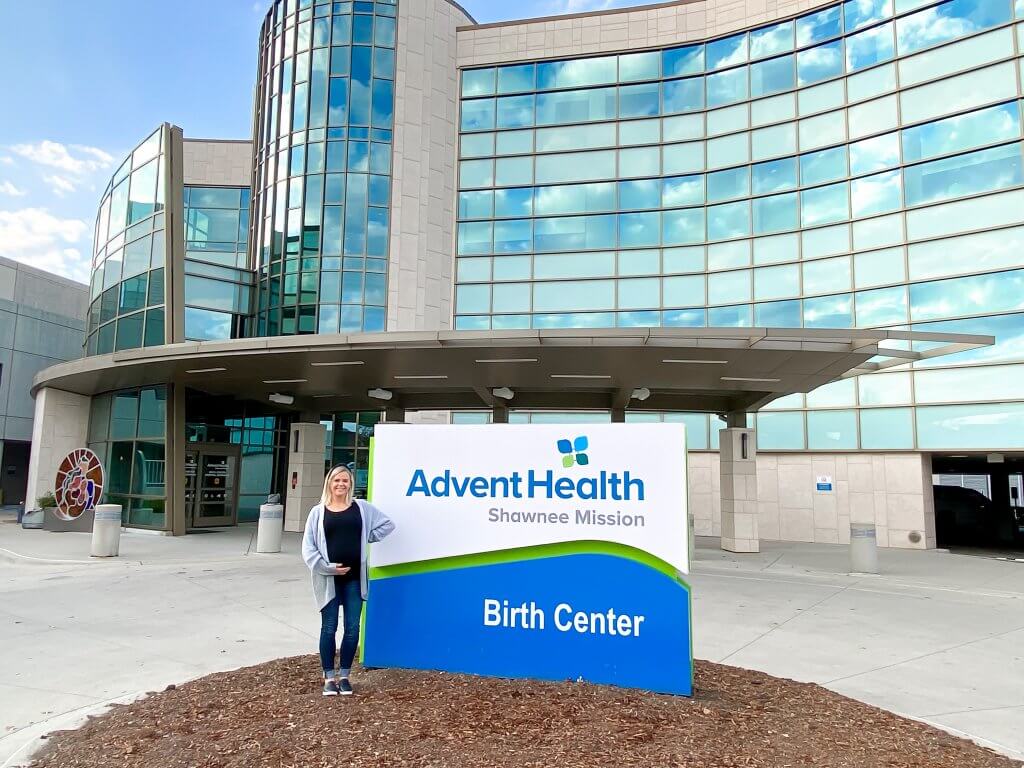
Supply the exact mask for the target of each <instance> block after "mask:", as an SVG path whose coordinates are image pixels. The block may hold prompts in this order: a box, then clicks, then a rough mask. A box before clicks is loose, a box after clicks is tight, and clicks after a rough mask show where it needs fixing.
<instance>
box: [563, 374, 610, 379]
mask: <svg viewBox="0 0 1024 768" xmlns="http://www.w3.org/2000/svg"><path fill="white" fill-rule="evenodd" d="M551 378H552V379H610V378H611V376H609V375H608V374H605V373H552V374H551Z"/></svg>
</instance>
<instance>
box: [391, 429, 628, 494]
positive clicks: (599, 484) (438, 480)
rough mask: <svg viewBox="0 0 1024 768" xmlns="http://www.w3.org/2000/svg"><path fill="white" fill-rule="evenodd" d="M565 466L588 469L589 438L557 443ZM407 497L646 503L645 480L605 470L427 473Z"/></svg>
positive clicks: (416, 478) (414, 480) (413, 481)
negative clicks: (574, 473)
mask: <svg viewBox="0 0 1024 768" xmlns="http://www.w3.org/2000/svg"><path fill="white" fill-rule="evenodd" d="M557 447H558V453H559V454H560V455H561V457H562V467H563V468H564V469H568V468H569V467H572V466H580V467H585V466H587V465H589V464H590V457H589V456H588V455H587V453H586V451H587V450H588V449H589V440H588V439H587V437H586V435H581V436H580V437H576V438H573V439H572V440H567V439H564V438H563V439H561V440H558V442H557ZM405 495H406V496H417V495H423V496H437V497H449V496H455V497H457V498H463V497H465V496H473V497H475V498H478V499H486V498H499V499H500V498H505V499H509V498H511V499H523V498H526V499H533V498H538V497H540V498H547V499H556V498H557V499H599V500H604V499H611V500H614V501H632V500H636V501H643V500H644V481H643V480H641V479H640V478H638V477H633V476H632V475H631V474H630V472H629V470H628V469H627V470H625V471H624V472H622V473H621V474H620V473H619V472H608V471H607V470H603V469H602V470H601V471H600V472H598V473H597V474H595V475H588V476H584V477H555V473H554V471H553V470H550V469H546V470H535V469H528V470H526V472H525V473H524V472H520V471H518V470H515V471H513V472H511V473H509V474H507V475H490V476H485V475H458V474H455V473H454V472H453V471H452V470H450V469H446V470H444V472H442V473H441V474H438V475H434V476H433V477H428V476H427V473H426V470H423V469H417V470H414V471H413V473H412V477H411V478H410V480H409V486H408V488H407V489H406V491H405Z"/></svg>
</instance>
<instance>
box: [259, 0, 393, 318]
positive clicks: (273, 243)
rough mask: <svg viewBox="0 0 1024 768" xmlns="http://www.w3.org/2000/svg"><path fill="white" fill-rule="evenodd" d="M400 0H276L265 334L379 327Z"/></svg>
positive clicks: (267, 151) (267, 45)
mask: <svg viewBox="0 0 1024 768" xmlns="http://www.w3.org/2000/svg"><path fill="white" fill-rule="evenodd" d="M396 16H397V5H396V0H383V1H382V0H377V2H335V3H331V2H322V1H321V0H317V2H316V3H314V2H313V0H278V2H276V3H275V4H274V7H273V8H272V9H271V11H270V12H269V13H268V14H267V18H266V20H265V21H264V24H263V29H262V32H261V37H260V66H259V80H258V93H257V99H256V103H257V109H256V120H255V137H254V138H255V143H254V154H255V174H254V178H255V180H256V181H255V188H254V196H253V217H254V222H253V238H252V245H253V251H254V253H255V259H254V263H255V266H256V269H257V270H258V272H257V284H258V302H257V314H256V335H259V336H267V335H269V336H276V335H283V334H295V333H337V332H339V331H341V332H353V331H382V330H384V326H385V304H386V299H387V257H388V231H389V213H390V210H389V207H390V199H391V147H392V126H393V119H394V79H395V50H394V49H395V37H396V21H397V19H396Z"/></svg>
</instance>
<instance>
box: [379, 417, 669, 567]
mask: <svg viewBox="0 0 1024 768" xmlns="http://www.w3.org/2000/svg"><path fill="white" fill-rule="evenodd" d="M567 444H568V445H567ZM578 447H581V448H582V450H578V449H577V448H578ZM566 448H568V450H564V449H566ZM570 462H571V463H570ZM372 496H373V503H374V504H376V505H377V506H379V507H381V509H383V510H384V511H385V512H386V513H387V514H388V515H390V516H391V517H392V519H394V520H395V522H396V524H397V529H396V531H395V533H394V534H393V535H391V536H389V537H388V538H387V539H385V540H384V541H382V542H380V543H379V544H376V545H375V546H374V547H373V550H372V555H371V556H372V560H371V565H374V566H382V565H392V564H395V563H405V562H413V561H418V560H432V559H436V558H442V557H452V556H455V555H465V554H470V553H477V552H485V551H491V550H499V549H509V548H513V547H526V546H533V545H538V544H550V543H553V542H565V541H586V540H600V541H610V542H617V543H620V544H626V545H628V546H631V547H635V548H637V549H640V550H643V551H645V552H649V553H650V554H652V555H654V556H656V557H658V558H661V559H662V560H664V561H665V562H667V563H669V564H671V565H672V566H673V567H675V568H676V569H677V570H679V571H681V572H682V573H688V572H689V554H688V552H687V544H688V537H687V530H686V453H685V431H684V426H683V425H682V424H629V425H621V424H586V425H568V426H566V425H540V424H537V425H533V424H522V425H512V424H503V425H458V426H448V425H417V426H415V427H410V426H407V425H397V424H396V425H389V424H380V425H378V426H377V428H376V432H375V435H374V469H373V487H372Z"/></svg>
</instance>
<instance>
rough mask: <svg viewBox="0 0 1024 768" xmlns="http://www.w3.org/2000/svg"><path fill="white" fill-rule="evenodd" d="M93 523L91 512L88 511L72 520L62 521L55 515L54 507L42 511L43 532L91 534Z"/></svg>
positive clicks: (55, 509)
mask: <svg viewBox="0 0 1024 768" xmlns="http://www.w3.org/2000/svg"><path fill="white" fill-rule="evenodd" d="M92 522H93V511H92V510H91V509H90V510H89V511H87V512H83V513H82V514H81V515H79V516H78V517H76V518H75V519H74V520H64V519H62V518H61V517H58V515H57V508H56V507H47V508H46V509H45V510H43V530H46V531H54V532H56V533H64V532H66V531H76V532H78V533H91V532H92Z"/></svg>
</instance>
